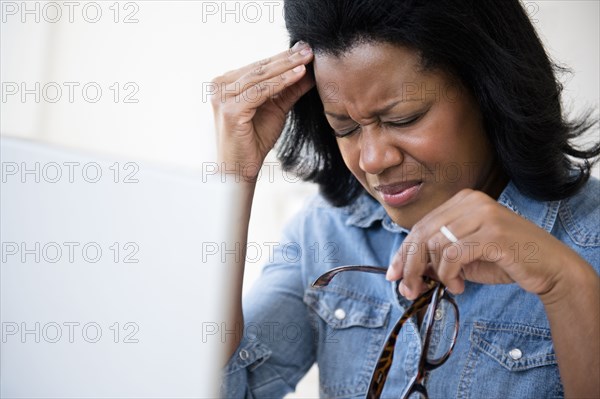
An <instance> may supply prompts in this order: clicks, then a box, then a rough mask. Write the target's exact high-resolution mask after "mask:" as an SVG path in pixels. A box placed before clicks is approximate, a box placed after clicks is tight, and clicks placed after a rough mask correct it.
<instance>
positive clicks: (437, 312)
mask: <svg viewBox="0 0 600 399" xmlns="http://www.w3.org/2000/svg"><path fill="white" fill-rule="evenodd" d="M442 317H444V311H443V310H442V309H439V308H438V309H436V310H435V314H434V315H433V318H434V319H435V320H437V321H439V320H442Z"/></svg>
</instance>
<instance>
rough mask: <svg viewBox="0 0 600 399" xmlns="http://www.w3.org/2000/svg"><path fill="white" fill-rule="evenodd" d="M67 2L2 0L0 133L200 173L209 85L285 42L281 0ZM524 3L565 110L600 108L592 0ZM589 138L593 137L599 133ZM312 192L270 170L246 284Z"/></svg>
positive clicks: (307, 388) (260, 194) (302, 391)
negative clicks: (564, 69) (567, 71)
mask: <svg viewBox="0 0 600 399" xmlns="http://www.w3.org/2000/svg"><path fill="white" fill-rule="evenodd" d="M67 3H68V2H60V1H59V2H50V3H49V2H37V1H28V2H21V1H14V2H13V1H2V2H1V11H2V23H1V30H0V35H1V38H0V60H1V64H0V78H1V82H2V99H1V112H0V118H1V119H0V133H1V134H2V135H11V136H21V137H29V138H33V139H36V140H40V141H46V142H51V143H55V144H59V145H62V146H67V147H71V148H83V149H86V150H92V151H96V152H99V153H111V154H116V155H118V156H121V157H123V158H125V159H127V160H142V161H143V160H146V161H151V162H156V163H161V164H165V165H169V166H180V167H185V168H201V167H202V163H203V162H208V161H212V160H214V156H215V149H214V147H215V146H214V131H213V122H212V111H211V108H210V104H209V103H208V101H207V99H206V84H207V83H208V82H210V80H211V78H213V77H215V76H217V75H220V74H222V73H223V72H225V71H227V70H230V69H234V68H237V67H240V66H243V65H246V64H248V63H251V62H253V61H256V60H259V59H261V58H265V57H267V56H269V55H272V54H274V53H277V52H280V51H283V50H284V49H285V48H286V47H287V34H286V31H285V27H284V24H283V18H282V11H283V4H282V2H281V1H278V0H275V1H227V2H223V1H133V2H127V1H119V2H115V1H97V2H87V1H81V2H73V3H71V4H72V5H68V4H67ZM525 4H526V6H527V9H528V12H529V15H530V17H531V19H532V20H533V21H534V24H535V26H536V28H537V29H538V31H539V33H540V35H541V36H542V38H543V40H544V42H545V43H546V45H547V48H548V49H549V51H550V53H551V54H552V55H553V56H554V57H555V58H556V59H557V60H558V61H560V62H563V63H565V64H567V65H569V66H571V67H572V69H573V71H574V75H573V76H571V77H569V79H568V80H566V81H565V83H566V90H565V105H566V106H567V108H570V109H573V110H574V111H575V112H577V110H581V109H583V108H584V107H586V106H594V107H595V108H596V110H597V111H598V103H599V97H600V94H599V87H600V86H599V83H598V71H599V69H600V68H599V47H600V46H599V37H600V32H599V13H600V11H599V2H598V1H596V0H589V1H575V0H556V1H527V2H525ZM98 12H100V13H98ZM115 82H116V86H115ZM36 83H37V84H39V90H37V92H38V95H39V99H36V93H35V92H36ZM85 85H87V87H88V89H87V91H85V92H84V91H83V90H82V89H83V87H84V86H85ZM69 87H73V89H74V90H73V93H72V98H70V93H69ZM98 87H99V88H100V89H101V95H100V96H99V97H98V96H97V93H96V90H95V88H98ZM117 87H118V94H119V98H118V99H116V98H115V94H116V92H117ZM57 88H60V89H61V96H60V97H58V91H57ZM22 89H26V90H29V92H27V94H25V95H23V90H22ZM15 91H16V92H15ZM127 95H130V97H129V98H128V99H127V101H125V100H126V96H127ZM96 99H97V101H96V102H93V101H95V100H96ZM131 101H133V102H131ZM596 115H597V116H598V115H599V114H598V112H597V113H596ZM591 137H594V139H595V140H598V129H595V131H594V132H592V133H590V138H591ZM271 160H273V159H271ZM595 174H596V175H598V168H596V170H595ZM313 192H315V188H314V187H312V186H309V185H306V184H302V183H298V182H290V181H289V179H286V178H285V176H284V175H283V174H282V173H281V172H279V170H278V169H277V168H275V169H272V170H271V169H269V170H265V174H263V178H262V179H261V181H260V183H259V187H258V191H257V199H256V201H255V204H256V205H255V207H254V211H253V218H252V221H251V229H250V238H249V240H250V241H251V242H253V243H255V244H256V245H255V248H256V247H258V248H261V249H262V255H263V257H262V259H261V260H257V261H255V262H252V263H249V264H248V267H247V272H246V288H247V287H248V286H249V285H250V284H252V281H253V280H254V279H255V278H256V277H257V275H258V273H259V271H260V265H261V264H262V261H263V260H264V258H266V255H268V246H266V245H265V243H267V242H276V241H277V240H278V237H279V232H280V229H281V227H282V225H283V224H284V222H285V221H286V220H287V219H288V218H289V217H290V215H291V214H293V213H294V212H295V211H296V210H297V209H298V208H299V206H300V205H301V204H302V202H303V201H304V199H305V198H306V197H307V196H308V195H310V194H311V193H313ZM316 384H317V377H316V373H315V371H314V369H313V371H311V373H310V374H309V376H308V377H307V378H306V379H305V380H304V381H303V382H302V383H301V384H300V386H299V387H298V391H297V393H296V394H294V395H291V396H290V397H316V396H318V388H317V385H316Z"/></svg>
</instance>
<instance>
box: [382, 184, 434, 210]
mask: <svg viewBox="0 0 600 399" xmlns="http://www.w3.org/2000/svg"><path fill="white" fill-rule="evenodd" d="M422 184H423V182H422V181H418V180H413V181H407V182H398V183H392V184H385V185H380V186H377V187H374V189H375V190H376V191H379V192H380V193H381V197H382V199H383V201H384V202H385V203H386V204H388V205H390V206H395V207H398V206H402V205H406V204H407V203H409V202H411V201H412V200H414V199H415V198H416V196H417V194H418V193H419V191H420V189H421V186H422Z"/></svg>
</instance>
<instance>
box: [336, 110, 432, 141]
mask: <svg viewBox="0 0 600 399" xmlns="http://www.w3.org/2000/svg"><path fill="white" fill-rule="evenodd" d="M425 113H426V112H423V113H422V114H418V115H415V116H412V117H410V118H406V119H401V120H398V121H389V122H383V123H384V124H385V125H387V126H390V127H396V128H403V127H409V126H411V125H412V124H414V123H415V122H417V121H418V120H419V119H421V117H422V116H423V115H425ZM359 129H360V125H356V126H355V127H354V128H352V129H351V130H346V131H344V132H338V131H335V130H334V131H333V134H334V135H335V137H337V138H344V137H350V136H351V135H352V134H354V133H356V132H357V131H358V130H359Z"/></svg>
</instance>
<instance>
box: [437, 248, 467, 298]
mask: <svg viewBox="0 0 600 399" xmlns="http://www.w3.org/2000/svg"><path fill="white" fill-rule="evenodd" d="M462 266H463V260H462V249H461V246H460V244H459V243H451V244H449V245H447V246H446V247H445V248H444V250H443V251H442V256H441V260H440V263H439V265H438V267H437V275H438V277H439V279H440V282H441V283H442V284H444V285H445V286H446V287H447V288H448V290H449V291H450V292H451V293H453V294H461V293H462V292H463V291H464V290H465V281H464V276H463V274H462Z"/></svg>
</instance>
